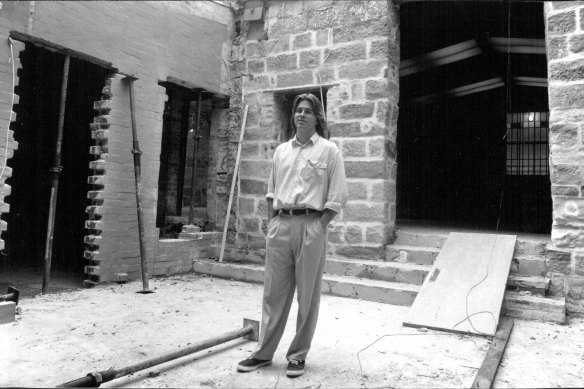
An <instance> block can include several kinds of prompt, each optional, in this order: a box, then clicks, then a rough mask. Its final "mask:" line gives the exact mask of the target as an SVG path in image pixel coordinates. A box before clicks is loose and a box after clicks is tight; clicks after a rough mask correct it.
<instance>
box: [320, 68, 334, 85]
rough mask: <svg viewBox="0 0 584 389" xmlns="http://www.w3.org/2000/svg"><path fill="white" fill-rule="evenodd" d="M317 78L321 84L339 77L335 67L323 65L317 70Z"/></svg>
mask: <svg viewBox="0 0 584 389" xmlns="http://www.w3.org/2000/svg"><path fill="white" fill-rule="evenodd" d="M316 79H317V80H318V82H319V84H327V83H329V82H333V81H335V80H336V79H337V77H336V75H335V68H333V67H328V68H323V67H321V68H320V69H318V70H317V71H316Z"/></svg>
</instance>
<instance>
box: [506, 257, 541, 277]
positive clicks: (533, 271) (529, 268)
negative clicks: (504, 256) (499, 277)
mask: <svg viewBox="0 0 584 389" xmlns="http://www.w3.org/2000/svg"><path fill="white" fill-rule="evenodd" d="M546 273H547V267H546V264H545V256H543V255H541V256H536V255H527V254H525V255H514V256H513V263H511V274H517V275H522V276H545V275H546Z"/></svg>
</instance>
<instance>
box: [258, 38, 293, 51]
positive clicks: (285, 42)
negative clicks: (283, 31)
mask: <svg viewBox="0 0 584 389" xmlns="http://www.w3.org/2000/svg"><path fill="white" fill-rule="evenodd" d="M264 47H265V53H266V54H278V53H282V52H284V51H289V50H290V35H285V36H281V37H279V38H277V39H268V40H267V41H266V43H264Z"/></svg>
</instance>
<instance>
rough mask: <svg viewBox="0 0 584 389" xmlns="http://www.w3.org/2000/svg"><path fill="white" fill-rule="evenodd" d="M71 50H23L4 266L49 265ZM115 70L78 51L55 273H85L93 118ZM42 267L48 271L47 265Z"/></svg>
mask: <svg viewBox="0 0 584 389" xmlns="http://www.w3.org/2000/svg"><path fill="white" fill-rule="evenodd" d="M64 58H65V57H64V55H62V54H59V53H56V52H53V51H49V50H46V49H44V48H41V47H37V46H35V45H33V44H30V43H26V48H25V50H24V51H23V52H21V54H20V60H21V63H22V68H21V69H20V71H19V73H18V76H19V85H18V86H17V87H16V89H15V93H16V94H17V95H18V96H19V102H18V104H17V105H15V106H14V110H15V112H16V113H17V121H16V122H15V123H13V124H12V126H11V129H12V130H14V138H15V140H16V141H17V142H18V150H17V151H16V152H15V153H14V157H13V158H12V159H11V160H9V161H8V165H9V166H10V167H11V168H12V169H13V173H12V177H11V178H10V179H8V180H7V182H8V184H9V185H10V186H11V187H12V192H11V195H10V197H9V198H8V203H9V204H10V212H9V213H7V214H4V215H3V216H2V217H3V219H5V220H6V222H7V223H8V230H7V231H6V233H5V234H4V239H5V241H6V249H5V250H4V254H5V256H6V257H5V258H4V261H3V262H4V263H3V268H4V269H11V270H18V271H23V270H24V271H30V272H33V273H38V272H40V271H41V270H42V269H43V264H44V257H45V245H46V237H47V224H48V213H49V198H50V190H51V184H50V175H49V169H50V168H51V167H53V164H54V155H55V148H56V142H57V131H58V116H59V103H60V98H61V83H62V78H63V64H64ZM107 74H108V70H106V69H103V68H101V67H100V66H97V65H94V64H91V63H88V62H86V61H83V60H79V59H76V58H71V61H70V68H69V82H68V88H67V100H66V108H65V120H64V128H63V141H62V156H61V158H62V160H61V165H62V172H61V175H60V179H59V188H58V197H57V207H56V213H55V229H54V235H53V239H54V240H53V252H52V266H51V273H52V274H53V272H56V273H59V274H67V275H68V277H70V278H72V279H75V280H77V281H82V280H83V278H84V266H85V265H86V263H85V260H84V258H83V251H84V243H83V239H84V235H85V225H84V224H85V220H86V219H87V215H86V213H85V209H86V207H87V205H88V202H87V191H88V190H89V185H88V183H87V178H88V175H89V174H90V171H89V161H90V157H91V156H90V154H89V148H90V146H91V145H93V144H94V141H92V139H91V131H90V129H89V124H90V123H91V122H92V121H93V117H94V116H95V114H96V113H95V111H94V110H93V103H94V101H96V100H100V99H101V90H102V88H103V86H104V80H105V77H106V75H107ZM39 274H40V273H39Z"/></svg>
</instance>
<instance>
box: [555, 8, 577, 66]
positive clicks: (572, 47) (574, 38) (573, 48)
mask: <svg viewBox="0 0 584 389" xmlns="http://www.w3.org/2000/svg"><path fill="white" fill-rule="evenodd" d="M580 13H582V12H580ZM564 42H565V41H564ZM569 43H570V51H571V52H572V53H576V54H578V53H581V52H582V51H584V34H574V35H572V36H571V37H570V40H569ZM565 55H566V54H564V55H563V56H565ZM554 59H555V58H554Z"/></svg>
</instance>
